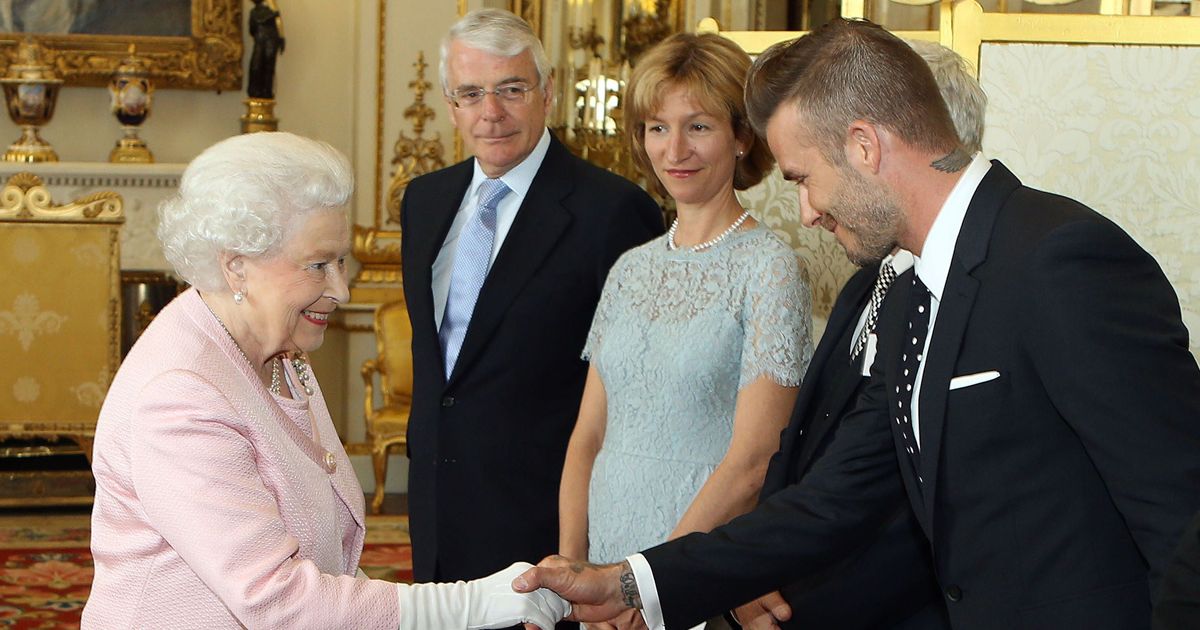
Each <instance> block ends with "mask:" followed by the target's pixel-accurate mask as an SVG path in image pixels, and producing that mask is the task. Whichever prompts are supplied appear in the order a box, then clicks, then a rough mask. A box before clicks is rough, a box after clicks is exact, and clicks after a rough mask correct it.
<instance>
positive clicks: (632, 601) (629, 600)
mask: <svg viewBox="0 0 1200 630" xmlns="http://www.w3.org/2000/svg"><path fill="white" fill-rule="evenodd" d="M621 600H622V602H623V603H624V604H625V605H626V606H628V607H630V608H641V607H642V595H641V593H639V592H638V587H637V580H636V579H634V577H633V567H631V566H629V561H628V560H625V561H622V562H621Z"/></svg>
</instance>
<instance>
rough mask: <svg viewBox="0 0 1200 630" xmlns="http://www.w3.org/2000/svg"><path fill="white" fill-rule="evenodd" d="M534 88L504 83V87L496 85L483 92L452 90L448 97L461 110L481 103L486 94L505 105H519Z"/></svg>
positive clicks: (481, 89) (468, 89) (470, 89)
mask: <svg viewBox="0 0 1200 630" xmlns="http://www.w3.org/2000/svg"><path fill="white" fill-rule="evenodd" d="M536 87H537V86H534V85H526V84H524V83H505V84H504V85H497V86H496V89H494V90H485V89H483V88H465V89H461V90H454V91H453V92H451V93H450V94H449V96H450V102H452V103H454V106H455V107H457V108H459V109H462V108H464V107H473V106H475V105H478V104H480V103H482V102H483V98H484V97H485V96H487V95H488V94H495V95H496V98H499V99H500V100H502V101H505V102H507V103H520V102H523V101H525V95H526V94H528V93H530V92H531V91H533V90H534V89H535V88H536Z"/></svg>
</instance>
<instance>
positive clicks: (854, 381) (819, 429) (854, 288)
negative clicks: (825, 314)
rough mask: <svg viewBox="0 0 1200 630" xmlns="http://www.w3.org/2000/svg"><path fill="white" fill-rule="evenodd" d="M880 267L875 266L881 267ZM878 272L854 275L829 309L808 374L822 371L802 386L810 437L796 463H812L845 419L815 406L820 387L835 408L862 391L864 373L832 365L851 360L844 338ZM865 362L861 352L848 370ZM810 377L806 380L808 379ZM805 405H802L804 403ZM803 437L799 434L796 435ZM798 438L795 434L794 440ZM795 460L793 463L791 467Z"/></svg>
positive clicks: (803, 410) (802, 408) (828, 405)
mask: <svg viewBox="0 0 1200 630" xmlns="http://www.w3.org/2000/svg"><path fill="white" fill-rule="evenodd" d="M877 268H878V267H874V269H877ZM875 275H876V274H874V273H871V274H868V273H858V274H855V275H854V276H851V278H850V281H848V282H847V283H846V286H845V287H844V288H843V289H842V292H841V293H840V294H839V295H838V300H837V302H836V303H835V304H834V308H833V310H832V311H830V313H829V323H828V324H826V326H825V333H824V334H823V335H821V341H820V343H818V344H817V349H816V351H815V352H813V359H812V362H811V363H810V364H809V371H808V374H809V375H812V374H813V369H814V368H815V369H816V371H817V372H818V373H817V374H816V375H814V376H815V378H814V379H813V386H811V387H804V388H802V389H803V391H802V397H801V400H800V401H798V404H797V406H796V409H797V411H798V412H800V413H803V414H805V415H808V416H810V419H809V422H807V423H804V424H807V425H808V430H807V431H806V436H807V437H806V438H805V439H804V440H803V441H801V442H800V444H801V447H800V452H799V454H798V455H797V456H796V460H795V461H796V463H799V464H802V465H803V466H804V467H807V466H808V460H809V459H811V458H812V456H813V454H814V453H815V452H816V449H817V447H819V446H820V445H821V442H823V441H824V439H825V435H826V434H827V433H829V431H830V430H831V429H832V428H833V427H834V426H835V425H836V424H837V422H838V421H839V420H841V414H840V413H831V414H830V415H829V417H824V416H821V415H812V414H819V411H820V410H819V409H815V408H813V405H814V404H815V400H814V399H819V397H817V396H816V392H817V390H819V389H825V390H826V391H827V396H826V398H825V403H826V404H825V407H826V408H827V409H831V410H845V409H846V406H847V404H848V403H849V402H850V401H849V400H848V399H849V398H850V397H851V396H852V395H853V394H854V392H856V391H858V387H859V385H860V384H861V382H862V378H861V377H857V375H855V374H847V373H846V371H839V370H834V369H832V366H834V365H837V363H831V362H842V363H845V362H847V361H849V358H848V357H847V356H846V353H847V352H848V346H847V345H846V344H844V343H842V342H843V341H846V340H847V334H851V335H852V334H853V333H854V326H855V324H856V323H857V322H858V317H859V315H860V314H861V313H862V309H863V306H864V305H865V304H866V301H867V300H868V299H869V298H870V295H871V288H872V286H874V284H875ZM861 365H862V357H861V356H860V357H859V358H858V359H857V360H855V361H854V365H853V366H852V367H851V368H850V369H849V370H848V371H849V372H856V371H857V369H858V366H861ZM827 372H828V373H838V374H842V375H843V376H844V378H837V379H834V380H832V381H830V380H828V379H827V377H826V376H825V374H826V373H827ZM808 380H809V379H808V377H806V378H805V382H806V383H807V382H808ZM801 405H802V406H801ZM796 437H799V436H796ZM794 440H795V438H793V441H794ZM791 466H792V464H791V463H789V467H791Z"/></svg>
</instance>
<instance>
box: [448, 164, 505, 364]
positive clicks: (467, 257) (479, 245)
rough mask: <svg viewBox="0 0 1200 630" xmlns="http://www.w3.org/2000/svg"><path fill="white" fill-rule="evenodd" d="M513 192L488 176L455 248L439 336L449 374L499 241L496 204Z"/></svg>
mask: <svg viewBox="0 0 1200 630" xmlns="http://www.w3.org/2000/svg"><path fill="white" fill-rule="evenodd" d="M508 193H509V188H508V186H506V185H504V182H502V181H500V180H498V179H485V180H483V183H482V184H480V185H479V204H478V205H477V206H476V210H475V216H473V217H471V218H470V219H469V220H468V221H467V224H466V225H465V226H463V230H462V233H461V234H459V237H458V247H457V248H456V249H455V251H454V269H453V271H451V272H450V292H449V293H448V294H447V295H446V310H445V313H444V314H443V315H442V327H441V328H440V329H438V339H439V340H440V341H441V343H442V357H443V359H445V365H446V378H447V379H449V378H450V374H451V373H453V372H454V364H455V363H457V362H458V353H459V351H460V350H462V344H463V339H464V338H465V337H466V336H467V324H469V323H470V322H471V314H472V313H474V312H475V302H476V300H478V299H479V290H480V289H481V288H483V281H484V279H485V278H487V274H488V268H489V267H491V264H492V245H493V244H494V243H495V241H496V206H497V205H499V204H500V200H501V199H503V198H504V196H505V195H507V194H508Z"/></svg>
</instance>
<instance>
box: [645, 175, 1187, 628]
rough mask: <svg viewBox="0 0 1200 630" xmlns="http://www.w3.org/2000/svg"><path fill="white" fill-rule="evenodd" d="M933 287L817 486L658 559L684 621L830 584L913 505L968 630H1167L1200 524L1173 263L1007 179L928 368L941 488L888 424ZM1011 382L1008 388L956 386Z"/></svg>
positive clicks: (793, 490) (955, 284) (899, 321)
mask: <svg viewBox="0 0 1200 630" xmlns="http://www.w3.org/2000/svg"><path fill="white" fill-rule="evenodd" d="M911 273H912V272H909V273H908V274H906V275H904V276H901V277H900V278H899V279H897V281H896V282H897V286H895V287H893V289H892V293H893V295H890V296H889V299H888V300H887V301H886V302H885V304H884V308H883V311H882V313H881V316H880V326H879V330H880V349H879V354H878V357H877V359H876V362H875V367H874V368H873V370H872V377H871V384H870V385H869V386H868V387H867V389H866V391H865V392H864V393H863V396H862V398H861V399H860V401H859V404H858V406H857V408H856V410H855V411H854V412H852V413H851V414H850V415H849V416H847V417H846V418H845V419H843V420H842V422H841V423H840V424H839V427H838V429H837V436H836V437H835V439H834V441H833V443H832V444H830V447H829V449H828V450H827V452H826V454H825V455H824V456H823V457H821V458H820V459H818V460H817V462H816V463H815V464H814V466H813V469H812V470H811V471H809V473H808V474H807V475H805V477H804V479H803V480H802V481H801V483H799V484H796V485H793V486H790V487H788V488H787V489H786V490H784V491H782V492H779V493H777V494H776V495H775V496H773V497H772V498H771V499H770V500H769V501H767V502H766V503H765V504H763V505H762V506H760V507H759V508H758V509H757V510H755V511H754V512H752V513H750V514H748V515H746V516H743V517H741V518H739V519H736V520H734V521H733V522H731V523H730V524H728V525H726V526H725V527H722V528H719V529H717V530H715V531H714V532H713V533H712V534H711V535H708V536H701V535H692V536H688V537H684V538H682V539H679V540H677V541H674V542H673V543H669V544H666V545H662V546H659V547H656V548H654V549H651V550H649V551H647V552H646V554H645V555H646V558H647V559H648V560H649V562H650V564H651V566H652V568H653V570H654V576H655V580H656V583H657V586H658V593H659V595H660V597H661V601H662V603H663V606H664V608H663V610H664V613H665V615H666V618H667V622H668V627H672V628H675V627H687V626H688V625H689V624H690V623H694V622H695V621H696V620H698V619H702V618H704V617H705V616H706V615H708V614H711V613H712V611H713V609H714V608H715V609H717V610H719V609H721V608H724V607H728V606H730V605H734V604H736V603H738V602H740V601H745V600H747V599H749V598H750V597H753V596H754V595H756V594H758V593H761V592H765V591H768V590H770V589H771V588H772V587H773V586H772V585H773V584H778V583H780V582H784V581H787V580H790V579H796V578H799V577H802V576H803V575H804V574H806V573H811V572H813V571H819V570H822V569H823V568H824V567H826V566H828V565H829V564H830V563H832V562H833V561H835V560H836V559H838V558H839V557H842V556H844V555H845V554H846V553H848V552H849V551H851V550H853V549H854V548H855V547H856V546H857V545H858V544H860V541H862V540H863V539H864V537H865V536H867V535H869V534H870V532H872V531H873V530H874V529H875V528H877V527H878V525H879V523H880V522H881V521H882V520H883V519H885V518H886V515H887V514H890V513H891V511H892V510H894V509H895V505H896V502H897V501H908V503H909V504H910V505H911V506H912V508H913V510H914V512H915V513H916V514H917V516H918V520H919V522H920V524H921V528H922V530H923V531H924V533H925V536H926V537H927V538H928V539H929V540H930V541H931V545H932V548H933V554H934V568H935V571H936V573H937V577H938V582H939V584H940V586H941V588H942V591H943V593H944V594H945V597H946V601H947V607H948V610H949V615H950V620H951V623H952V625H953V627H955V628H970V629H972V630H974V629H985V630H986V629H991V628H996V629H997V630H999V629H1008V628H1023V629H1030V630H1036V629H1043V628H1044V629H1047V630H1049V629H1055V630H1057V629H1060V628H1089V629H1097V628H1098V629H1112V630H1130V629H1137V628H1149V627H1150V602H1151V592H1152V589H1153V588H1154V586H1155V583H1156V581H1157V578H1158V576H1159V575H1160V574H1161V571H1162V569H1163V567H1164V565H1165V563H1166V560H1167V557H1168V556H1169V554H1170V552H1171V550H1172V548H1173V547H1174V545H1175V542H1176V541H1177V540H1179V536H1180V533H1181V532H1182V530H1183V527H1184V525H1185V524H1186V523H1187V521H1188V519H1189V518H1190V517H1191V515H1192V514H1194V513H1195V512H1196V511H1197V509H1198V508H1200V370H1198V369H1197V366H1196V361H1195V359H1194V358H1193V357H1192V355H1191V354H1190V353H1189V351H1188V336H1187V330H1186V329H1185V328H1184V326H1183V323H1182V321H1181V316H1180V309H1179V302H1178V299H1177V298H1176V296H1175V292H1174V290H1173V289H1172V288H1171V286H1170V284H1169V283H1168V282H1167V280H1166V278H1165V277H1164V276H1163V273H1162V270H1161V269H1160V268H1159V266H1158V264H1157V263H1156V262H1155V261H1154V259H1153V258H1152V257H1151V256H1150V255H1149V254H1147V253H1146V252H1145V251H1144V250H1143V249H1142V248H1141V247H1139V246H1138V245H1137V244H1136V243H1135V242H1134V241H1133V240H1132V239H1131V238H1130V237H1129V236H1128V235H1127V234H1125V232H1123V231H1122V230H1121V229H1120V228H1118V227H1117V226H1116V225H1114V224H1113V223H1112V222H1110V221H1109V220H1107V219H1105V218H1104V217H1102V216H1100V215H1098V214H1097V213H1095V212H1093V211H1091V210H1089V209H1088V208H1085V207H1084V206H1082V205H1080V204H1078V203H1076V202H1074V201H1071V200H1069V199H1066V198H1063V197H1059V196H1056V195H1051V194H1047V193H1043V192H1038V191H1035V190H1031V189H1029V188H1025V187H1024V186H1022V185H1021V184H1020V182H1019V181H1018V180H1017V179H1016V177H1014V176H1013V175H1012V173H1010V172H1009V171H1008V170H1007V169H1005V168H1004V167H1003V166H1002V165H1001V164H999V163H998V162H996V163H993V166H992V169H991V170H990V171H989V172H988V174H987V176H986V177H985V178H984V179H983V182H982V183H981V184H980V186H979V188H978V190H977V191H976V193H975V195H974V197H973V198H972V200H971V203H970V206H969V208H968V210H967V213H966V217H965V220H964V222H963V225H962V230H961V232H960V233H959V236H958V240H957V243H956V245H955V249H954V254H953V261H952V264H951V268H950V272H949V276H948V278H947V281H946V286H945V291H944V293H943V295H942V300H941V304H940V307H939V312H938V315H937V321H936V323H935V325H934V329H933V333H932V338H931V340H930V344H931V345H930V349H929V356H928V357H926V358H925V373H924V377H923V386H922V389H921V400H920V404H921V406H920V432H921V464H922V471H921V475H922V478H923V479H924V484H923V487H918V484H917V482H916V479H915V478H914V475H913V474H912V470H911V466H907V465H906V466H899V465H898V462H899V461H900V460H899V459H898V457H899V453H900V450H899V449H900V448H901V447H900V445H899V444H900V441H901V440H900V434H899V431H898V430H897V429H895V428H894V425H895V423H894V422H892V421H891V419H890V414H889V413H888V408H889V400H888V397H889V396H895V395H896V391H895V388H896V387H897V383H899V374H898V372H899V369H900V368H899V364H900V353H901V344H903V343H905V342H906V341H907V338H908V336H907V335H906V334H905V332H906V321H905V320H906V315H905V310H906V306H907V303H908V293H909V290H910V288H911ZM990 370H995V371H998V372H999V373H1000V377H999V378H997V379H994V380H991V381H988V382H985V383H981V384H977V385H974V386H971V387H963V388H961V389H955V390H953V391H951V390H950V384H951V378H952V377H955V376H961V375H969V374H974V373H980V372H985V371H990ZM897 471H899V474H897ZM905 494H907V498H905Z"/></svg>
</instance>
